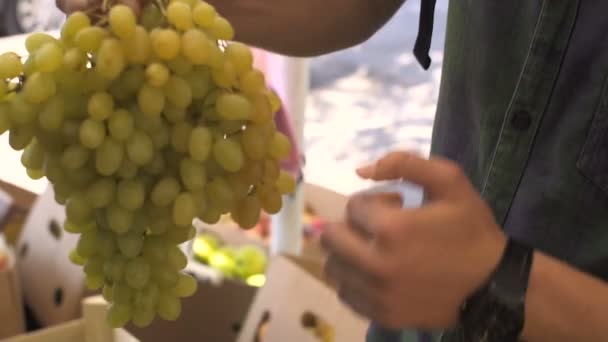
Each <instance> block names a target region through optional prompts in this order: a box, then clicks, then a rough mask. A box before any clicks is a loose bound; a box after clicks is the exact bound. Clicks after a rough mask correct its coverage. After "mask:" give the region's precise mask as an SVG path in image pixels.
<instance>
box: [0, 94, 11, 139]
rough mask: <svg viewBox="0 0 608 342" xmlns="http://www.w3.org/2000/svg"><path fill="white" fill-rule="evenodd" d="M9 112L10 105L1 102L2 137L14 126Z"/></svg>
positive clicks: (0, 121)
mask: <svg viewBox="0 0 608 342" xmlns="http://www.w3.org/2000/svg"><path fill="white" fill-rule="evenodd" d="M9 112H10V109H9V105H8V104H6V103H1V102H0V135H2V134H4V133H5V132H6V131H8V130H9V129H10V128H11V126H12V124H11V119H10V116H9Z"/></svg>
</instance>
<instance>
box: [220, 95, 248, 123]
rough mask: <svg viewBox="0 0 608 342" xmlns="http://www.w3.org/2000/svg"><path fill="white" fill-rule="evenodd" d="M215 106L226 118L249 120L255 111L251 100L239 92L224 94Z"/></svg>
mask: <svg viewBox="0 0 608 342" xmlns="http://www.w3.org/2000/svg"><path fill="white" fill-rule="evenodd" d="M215 106H216V110H217V113H218V114H219V115H220V116H221V117H222V118H223V119H225V120H247V119H249V118H250V117H251V114H252V112H253V107H252V106H251V102H249V100H248V99H247V98H246V97H244V96H242V95H239V94H229V93H225V94H222V95H220V96H219V97H218V98H217V102H216V103H215Z"/></svg>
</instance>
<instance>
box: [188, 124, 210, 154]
mask: <svg viewBox="0 0 608 342" xmlns="http://www.w3.org/2000/svg"><path fill="white" fill-rule="evenodd" d="M212 143H213V138H212V136H211V131H210V130H209V128H207V127H204V126H200V127H196V128H194V129H193V130H192V133H191V134H190V139H189V141H188V151H189V153H190V157H191V158H192V159H193V160H195V161H199V162H203V161H205V160H207V159H208V158H209V154H210V153H211V145H212Z"/></svg>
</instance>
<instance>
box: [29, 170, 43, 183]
mask: <svg viewBox="0 0 608 342" xmlns="http://www.w3.org/2000/svg"><path fill="white" fill-rule="evenodd" d="M25 173H26V174H27V176H28V177H30V179H35V180H37V179H42V178H43V177H44V171H42V170H36V169H26V170H25Z"/></svg>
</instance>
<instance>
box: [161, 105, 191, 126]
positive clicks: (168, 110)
mask: <svg viewBox="0 0 608 342" xmlns="http://www.w3.org/2000/svg"><path fill="white" fill-rule="evenodd" d="M163 114H164V116H165V118H166V119H167V121H169V122H170V123H174V124H175V123H178V122H180V121H184V119H185V118H186V115H187V113H186V109H185V108H180V107H177V106H175V105H173V104H172V103H167V104H166V106H165V109H164V110H163Z"/></svg>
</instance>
